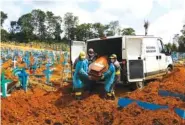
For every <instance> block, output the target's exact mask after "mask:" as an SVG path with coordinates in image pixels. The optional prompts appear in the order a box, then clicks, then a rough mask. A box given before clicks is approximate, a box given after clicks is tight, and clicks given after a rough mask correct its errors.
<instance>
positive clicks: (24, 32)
mask: <svg viewBox="0 0 185 125" xmlns="http://www.w3.org/2000/svg"><path fill="white" fill-rule="evenodd" d="M7 18H8V15H7V14H6V13H5V12H3V11H1V41H16V42H24V43H26V42H31V41H40V42H48V43H51V42H64V43H65V42H66V43H67V42H68V41H69V40H70V39H71V40H79V41H82V40H85V39H91V38H97V37H104V36H114V35H115V34H118V35H136V34H135V30H134V29H133V28H131V27H128V28H123V29H122V28H121V27H120V24H119V21H117V20H115V21H111V22H110V23H108V24H102V23H100V22H96V23H83V24H79V18H78V16H75V15H73V13H70V12H67V13H66V14H64V17H63V18H62V17H61V16H57V15H55V14H54V13H53V12H51V11H46V12H44V11H42V10H40V9H34V10H32V11H31V12H30V13H27V14H24V15H22V16H21V17H19V19H18V20H13V21H11V22H10V25H9V29H8V31H6V30H5V29H3V27H2V25H3V23H4V21H5V20H6V19H7ZM143 27H144V29H145V35H147V34H148V28H149V21H144V25H143ZM62 33H64V36H63V37H61V34H62ZM175 38H176V41H177V44H178V45H179V46H177V45H176V44H175V43H173V44H171V43H168V44H166V45H165V46H166V47H167V48H169V49H171V50H172V51H179V52H185V25H184V26H183V28H182V30H181V34H180V35H179V34H176V35H175Z"/></svg>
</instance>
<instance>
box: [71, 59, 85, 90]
mask: <svg viewBox="0 0 185 125" xmlns="http://www.w3.org/2000/svg"><path fill="white" fill-rule="evenodd" d="M87 79H88V60H87V59H85V60H79V61H78V62H77V64H76V67H75V73H74V76H73V86H74V88H75V89H80V88H83V87H84V82H85V81H86V80H87Z"/></svg>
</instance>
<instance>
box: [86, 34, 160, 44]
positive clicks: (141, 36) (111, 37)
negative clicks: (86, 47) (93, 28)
mask: <svg viewBox="0 0 185 125" xmlns="http://www.w3.org/2000/svg"><path fill="white" fill-rule="evenodd" d="M123 37H127V38H159V39H162V38H160V37H154V36H153V35H147V36H145V35H134V36H133V35H125V36H108V37H106V38H105V39H114V38H123ZM98 40H104V39H103V38H102V39H101V38H94V39H89V40H87V42H91V41H98Z"/></svg>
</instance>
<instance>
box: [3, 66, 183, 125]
mask: <svg viewBox="0 0 185 125" xmlns="http://www.w3.org/2000/svg"><path fill="white" fill-rule="evenodd" d="M182 73H184V69H183V68H179V70H177V71H176V72H175V74H174V76H173V75H171V76H168V77H166V78H164V80H163V81H162V82H158V81H155V82H152V83H149V85H148V86H147V87H145V88H144V89H143V90H142V91H139V90H136V91H134V92H132V93H131V94H128V95H127V96H129V97H130V98H133V99H139V100H143V101H147V102H154V103H157V104H161V105H170V107H172V108H170V109H165V110H157V111H150V110H145V109H142V108H141V107H139V106H138V105H137V104H135V103H132V104H130V105H128V106H127V107H126V108H122V109H120V108H118V107H117V100H116V101H108V100H104V99H103V98H102V97H101V96H100V95H98V94H91V95H88V94H87V93H84V97H83V100H81V101H76V100H74V98H73V96H72V95H71V91H72V86H71V85H68V86H64V87H62V88H61V87H60V88H59V89H58V90H57V91H53V92H47V91H45V90H43V89H41V88H38V87H34V88H32V89H29V90H28V92H27V93H25V92H24V91H23V90H17V91H14V92H13V93H12V94H11V96H10V97H8V98H5V99H4V98H2V99H1V100H2V106H1V112H2V121H1V122H2V124H3V125H6V124H13V125H14V124H15V125H16V124H21V125H30V124H33V125H47V124H51V125H59V124H60V125H61V124H62V125H82V124H84V125H89V124H92V125H102V124H104V125H180V124H185V120H183V119H181V118H180V117H179V116H178V115H177V114H176V113H174V111H173V107H174V106H176V107H179V108H184V109H185V107H183V106H184V105H185V102H182V101H181V100H179V99H176V98H172V97H161V96H159V95H158V89H159V88H162V89H169V90H174V89H173V88H171V86H167V87H166V88H164V87H163V86H166V84H167V85H168V79H169V80H171V82H174V84H173V87H174V88H175V87H176V86H178V85H180V84H183V78H182V77H183V74H182ZM179 76H181V77H179ZM172 77H174V78H175V79H173V78H172ZM177 79H181V80H178V81H177ZM172 80H173V81H172ZM181 87H183V86H181ZM184 89H185V88H184ZM102 90H103V88H102ZM174 91H175V90H174ZM179 92H183V91H181V90H180V91H179Z"/></svg>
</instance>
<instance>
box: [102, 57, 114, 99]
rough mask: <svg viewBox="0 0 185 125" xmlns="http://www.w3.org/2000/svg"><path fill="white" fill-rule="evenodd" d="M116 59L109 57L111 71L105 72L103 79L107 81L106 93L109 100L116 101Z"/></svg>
mask: <svg viewBox="0 0 185 125" xmlns="http://www.w3.org/2000/svg"><path fill="white" fill-rule="evenodd" d="M114 61H115V57H114V56H113V55H111V56H110V57H109V69H108V71H107V72H105V73H104V74H103V75H102V77H101V79H105V92H106V98H107V99H115V94H114V89H113V83H114V79H115V66H114Z"/></svg>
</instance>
